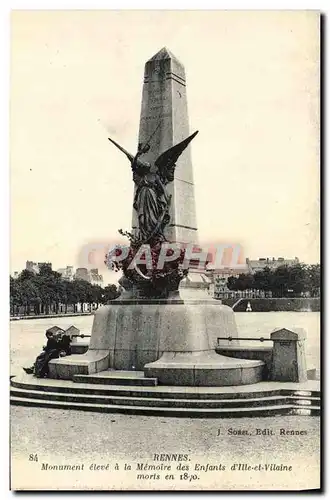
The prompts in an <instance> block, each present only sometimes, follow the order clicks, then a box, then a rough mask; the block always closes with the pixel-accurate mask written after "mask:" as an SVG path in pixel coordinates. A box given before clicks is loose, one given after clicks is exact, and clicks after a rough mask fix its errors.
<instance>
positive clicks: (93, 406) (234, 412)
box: [10, 396, 320, 418]
mask: <svg viewBox="0 0 330 500" xmlns="http://www.w3.org/2000/svg"><path fill="white" fill-rule="evenodd" d="M10 403H11V404H12V405H15V406H29V407H41V408H58V409H70V410H80V411H93V412H103V413H126V414H132V415H155V416H159V415H160V416H168V417H185V418H187V417H189V418H191V417H198V418H216V417H220V418H240V417H245V418H246V417H265V416H273V415H295V414H300V415H301V414H303V415H312V416H316V415H319V414H320V409H319V408H318V407H315V406H309V407H296V406H293V405H289V404H286V405H275V406H261V407H255V408H158V407H151V406H128V405H105V404H97V403H80V402H79V403H76V402H72V401H70V402H68V401H50V400H44V399H32V398H22V397H18V396H12V397H11V399H10Z"/></svg>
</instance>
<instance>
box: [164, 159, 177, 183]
mask: <svg viewBox="0 0 330 500" xmlns="http://www.w3.org/2000/svg"><path fill="white" fill-rule="evenodd" d="M175 167H176V165H175V163H172V164H170V165H169V166H168V167H167V175H166V177H167V181H168V182H172V181H174V172H175Z"/></svg>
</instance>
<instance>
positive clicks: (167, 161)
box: [109, 131, 198, 245]
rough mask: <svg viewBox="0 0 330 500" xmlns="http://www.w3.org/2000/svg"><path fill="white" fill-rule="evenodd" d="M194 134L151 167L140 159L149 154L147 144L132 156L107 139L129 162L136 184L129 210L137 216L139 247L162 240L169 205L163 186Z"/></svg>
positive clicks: (172, 175)
mask: <svg viewBox="0 0 330 500" xmlns="http://www.w3.org/2000/svg"><path fill="white" fill-rule="evenodd" d="M197 133H198V131H196V132H194V133H193V134H192V135H190V136H189V137H187V139H184V140H183V141H181V142H180V143H179V144H176V145H175V146H173V147H171V148H169V149H168V150H166V151H165V152H164V153H162V154H161V155H160V156H159V157H158V158H157V160H156V161H155V162H154V163H153V164H150V163H148V162H146V161H143V160H142V159H141V157H142V156H143V155H144V154H145V153H147V152H148V151H149V149H150V145H149V144H145V145H143V144H139V147H138V151H137V153H136V155H135V156H133V155H131V154H130V153H129V152H128V151H126V150H125V149H124V148H122V147H121V146H120V145H119V144H117V143H116V142H115V141H114V140H112V139H110V138H109V141H110V142H112V143H113V144H114V145H115V146H116V147H117V148H118V149H119V150H120V151H122V152H123V153H124V154H125V155H126V156H127V158H128V159H129V161H130V162H131V168H132V172H133V181H134V183H135V185H136V191H135V196H134V202H133V207H134V209H135V210H136V212H137V216H138V236H137V239H138V243H139V244H144V243H149V244H150V245H153V244H155V243H158V242H162V241H166V238H165V236H164V229H165V226H166V225H167V224H168V223H169V222H170V215H169V208H170V204H171V195H169V193H168V192H167V190H166V185H167V184H168V183H169V182H172V181H173V180H174V171H175V167H176V162H177V160H178V158H179V157H180V155H181V154H182V153H183V151H184V150H185V149H186V147H187V146H188V144H189V143H190V142H191V141H192V139H193V138H194V137H195V136H196V135H197Z"/></svg>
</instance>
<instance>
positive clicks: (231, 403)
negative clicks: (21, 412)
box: [11, 388, 318, 408]
mask: <svg viewBox="0 0 330 500" xmlns="http://www.w3.org/2000/svg"><path fill="white" fill-rule="evenodd" d="M11 396H14V397H19V398H28V399H40V400H41V399H42V400H50V401H67V402H77V403H78V402H81V403H91V404H101V405H119V406H121V405H125V406H141V405H143V406H154V407H159V408H161V407H162V408H252V407H257V406H268V405H272V406H274V405H279V404H282V405H285V404H289V403H291V401H290V398H289V397H286V396H270V397H259V398H251V399H247V398H246V399H243V400H242V399H215V400H214V399H207V400H206V399H204V400H200V399H166V398H141V397H127V396H115V397H113V396H112V397H109V396H100V395H95V394H89V395H88V394H85V395H82V394H73V393H61V392H55V391H54V392H45V391H31V390H26V389H15V388H12V389H11ZM292 402H293V403H294V404H296V405H298V404H302V405H303V406H307V405H311V404H312V401H310V400H306V399H304V400H302V401H299V399H297V398H295V399H294V400H292ZM314 406H318V405H317V403H316V402H315V401H314Z"/></svg>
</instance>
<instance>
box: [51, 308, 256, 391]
mask: <svg viewBox="0 0 330 500" xmlns="http://www.w3.org/2000/svg"><path fill="white" fill-rule="evenodd" d="M219 336H230V337H233V338H235V337H237V329H236V324H235V319H234V313H233V311H232V309H231V308H230V307H227V306H223V305H221V304H219V302H218V301H216V300H212V299H206V300H182V299H180V298H176V299H169V300H137V299H135V300H129V299H126V300H115V301H113V302H112V303H111V304H110V305H108V306H104V307H101V308H100V309H99V310H98V311H96V313H95V315H94V323H93V329H92V335H91V341H90V346H89V349H88V351H87V353H86V354H83V355H76V356H69V357H66V358H63V359H58V360H54V361H52V362H51V376H52V377H54V378H67V379H69V378H72V376H73V375H77V374H80V373H81V374H93V373H96V372H98V371H102V370H106V369H108V368H110V369H114V370H135V371H140V370H141V371H144V374H145V376H147V377H155V378H157V379H158V381H159V383H161V384H165V385H190V386H195V385H196V386H221V385H224V386H225V385H243V384H251V383H255V382H259V381H260V380H261V373H262V368H263V366H264V363H263V362H262V361H254V360H240V359H233V358H227V357H225V356H220V355H218V354H217V353H216V352H215V347H216V345H217V337H219Z"/></svg>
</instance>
